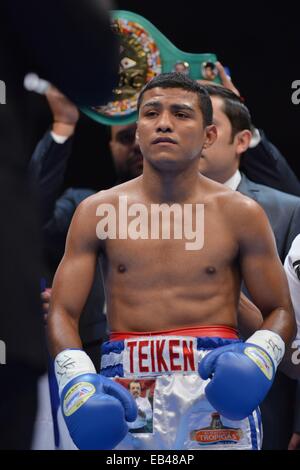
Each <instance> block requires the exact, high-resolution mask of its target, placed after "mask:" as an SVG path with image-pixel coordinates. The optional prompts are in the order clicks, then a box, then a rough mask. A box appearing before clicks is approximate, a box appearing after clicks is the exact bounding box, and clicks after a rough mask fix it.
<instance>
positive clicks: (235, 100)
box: [203, 85, 253, 141]
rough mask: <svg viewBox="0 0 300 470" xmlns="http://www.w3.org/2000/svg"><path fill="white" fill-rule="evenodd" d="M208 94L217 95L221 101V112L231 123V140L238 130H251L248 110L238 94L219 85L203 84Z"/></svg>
mask: <svg viewBox="0 0 300 470" xmlns="http://www.w3.org/2000/svg"><path fill="white" fill-rule="evenodd" d="M203 86H204V88H206V90H207V92H208V94H209V95H210V96H217V97H219V98H221V100H222V102H223V112H224V114H225V115H226V116H227V117H228V119H229V121H230V124H231V129H232V131H231V138H232V141H233V139H234V137H235V136H236V134H237V133H238V132H241V131H244V130H245V129H247V130H249V131H252V130H253V125H252V121H251V115H250V111H249V109H248V108H247V106H245V104H244V103H243V102H242V100H241V99H240V97H239V96H237V95H236V94H235V93H234V92H233V91H231V90H228V88H224V87H223V86H221V85H203Z"/></svg>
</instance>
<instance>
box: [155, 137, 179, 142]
mask: <svg viewBox="0 0 300 470" xmlns="http://www.w3.org/2000/svg"><path fill="white" fill-rule="evenodd" d="M163 143H169V144H177V142H176V140H174V139H171V137H157V138H156V139H154V140H153V141H152V144H163Z"/></svg>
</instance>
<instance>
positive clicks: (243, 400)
mask: <svg viewBox="0 0 300 470" xmlns="http://www.w3.org/2000/svg"><path fill="white" fill-rule="evenodd" d="M284 351H285V344H284V342H283V340H282V339H281V337H280V336H279V335H278V334H276V333H274V332H273V331H269V330H259V331H256V332H255V333H254V335H252V336H251V337H250V338H249V339H248V340H247V341H246V342H245V343H233V344H230V345H228V346H222V347H220V348H217V349H215V350H213V351H211V352H209V353H208V354H207V355H206V356H205V357H204V358H203V359H202V360H201V361H200V364H199V374H200V376H201V377H202V378H203V379H204V380H206V379H208V378H211V381H210V382H209V384H208V385H207V386H206V388H205V394H206V397H207V399H208V401H209V402H210V404H211V405H212V406H213V407H214V408H215V409H216V410H217V411H218V412H219V413H221V414H222V415H223V416H225V417H226V418H228V419H231V420H241V419H244V418H246V417H247V416H249V415H250V414H251V413H252V412H253V410H255V408H257V407H258V405H259V404H260V403H261V401H262V400H263V399H264V398H265V396H266V394H267V393H268V391H269V389H270V387H271V385H272V383H273V380H274V377H275V373H276V369H277V366H278V364H279V362H280V361H281V359H282V357H283V356H284Z"/></svg>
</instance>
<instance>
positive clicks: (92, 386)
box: [55, 349, 137, 450]
mask: <svg viewBox="0 0 300 470" xmlns="http://www.w3.org/2000/svg"><path fill="white" fill-rule="evenodd" d="M55 373H56V378H57V381H58V385H59V390H60V396H61V408H62V414H63V417H64V420H65V423H66V425H67V428H68V430H69V433H70V436H71V438H72V440H73V442H74V444H75V445H76V446H77V447H78V448H79V449H81V450H102V449H107V450H108V449H113V448H114V447H115V446H116V445H117V444H119V442H121V440H122V439H123V438H124V437H125V436H126V434H127V432H128V426H127V423H126V421H134V420H135V419H136V417H137V407H136V402H135V400H134V399H133V397H132V396H131V394H130V393H129V392H128V391H127V390H126V389H125V388H124V387H123V386H122V385H120V384H118V383H116V382H114V381H113V380H110V379H108V378H106V377H103V376H101V375H99V374H97V373H96V370H95V368H94V365H93V363H92V361H91V360H90V358H89V357H88V356H87V354H86V353H85V352H83V351H81V350H78V349H66V350H64V351H62V352H61V353H59V354H58V355H57V356H56V358H55Z"/></svg>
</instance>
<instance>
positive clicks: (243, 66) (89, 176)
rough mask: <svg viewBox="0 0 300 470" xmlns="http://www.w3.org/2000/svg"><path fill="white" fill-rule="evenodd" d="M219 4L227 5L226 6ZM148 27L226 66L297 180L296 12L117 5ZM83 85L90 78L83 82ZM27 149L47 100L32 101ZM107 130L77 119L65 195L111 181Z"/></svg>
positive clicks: (299, 71) (42, 123)
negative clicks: (211, 55)
mask: <svg viewBox="0 0 300 470" xmlns="http://www.w3.org/2000/svg"><path fill="white" fill-rule="evenodd" d="M224 3H225V2H224ZM116 4H117V8H118V9H124V10H130V11H133V12H135V13H138V14H141V15H143V16H144V17H145V18H147V19H148V20H149V21H151V22H152V23H153V24H154V25H155V26H156V27H157V28H158V29H159V30H160V31H161V32H162V33H163V34H164V35H165V36H167V37H168V39H170V40H171V42H173V44H174V45H175V46H176V47H177V48H179V49H181V50H183V51H185V52H195V53H201V52H213V53H216V55H217V57H218V59H219V60H220V61H221V62H222V63H223V64H224V65H227V66H229V68H230V70H231V75H232V79H233V82H234V84H235V85H236V86H237V88H238V89H239V90H240V92H241V94H242V96H243V97H244V98H245V100H246V104H247V105H248V107H249V109H250V111H251V114H252V118H253V121H254V123H255V125H256V126H257V127H261V128H263V129H264V130H265V132H266V133H267V135H268V137H269V139H270V140H271V141H272V142H273V143H274V144H275V145H276V146H277V147H278V148H279V149H280V150H281V152H282V153H283V155H284V156H285V157H286V159H287V160H288V161H289V163H290V165H291V166H292V168H293V169H294V171H295V172H296V173H297V175H298V177H300V161H299V156H300V155H299V147H300V144H299V119H300V105H298V106H297V105H293V104H292V101H291V95H292V89H291V84H292V82H293V81H294V80H297V79H300V67H299V52H300V44H299V15H298V12H297V11H296V10H295V4H294V5H293V4H291V3H289V2H281V3H280V4H279V5H275V4H274V3H272V4H271V3H270V4H263V3H262V2H260V3H259V2H258V1H255V2H247V3H246V2H243V3H242V2H240V3H233V2H232V3H229V2H226V3H225V4H219V3H218V2H206V3H204V2H197V1H195V0H194V1H191V0H190V1H188V0H186V1H185V2H178V3H176V4H175V3H174V2H173V1H171V0H160V1H158V0H154V1H150V0H147V1H141V0H130V1H129V0H123V1H122V0H119V1H118V2H116ZM87 79H88V77H87ZM31 100H32V110H33V126H32V136H30V137H31V141H32V148H34V145H35V143H36V142H37V140H38V139H39V138H40V137H41V136H42V134H43V132H44V131H45V130H46V129H47V126H49V124H50V122H51V121H50V118H51V117H50V114H49V112H48V110H47V105H46V104H45V98H44V97H41V96H37V95H34V94H32V97H31ZM108 136H109V132H108V129H107V128H105V126H102V125H100V124H97V123H95V122H93V121H92V120H90V119H89V118H87V117H85V116H82V117H81V119H80V122H79V125H78V128H77V132H76V137H75V142H74V151H73V155H72V159H71V160H70V163H69V166H68V170H67V174H66V179H65V187H68V186H70V185H72V186H80V187H91V188H94V189H100V188H103V187H109V186H110V185H111V184H112V183H113V181H114V170H113V165H112V162H111V159H110V156H109V151H108V148H107V142H108Z"/></svg>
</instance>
